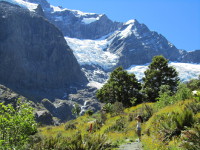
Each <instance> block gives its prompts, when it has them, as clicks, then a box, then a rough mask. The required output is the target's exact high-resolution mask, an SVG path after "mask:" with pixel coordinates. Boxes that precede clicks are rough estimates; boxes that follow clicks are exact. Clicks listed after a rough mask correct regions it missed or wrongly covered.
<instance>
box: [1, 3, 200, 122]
mask: <svg viewBox="0 0 200 150" xmlns="http://www.w3.org/2000/svg"><path fill="white" fill-rule="evenodd" d="M0 10H1V11H0V84H3V85H5V86H7V87H9V88H11V89H13V90H14V91H16V92H18V93H20V94H21V95H23V96H25V97H28V98H29V99H32V100H33V101H35V102H41V103H42V105H43V106H44V107H45V111H46V110H47V111H48V112H50V113H51V115H52V117H53V116H54V117H57V118H59V119H61V121H66V120H69V119H71V118H73V117H72V115H69V116H70V117H69V116H63V115H62V114H63V113H68V114H69V112H70V111H66V110H69V109H70V110H71V109H72V106H73V104H74V103H78V104H79V105H81V108H82V111H85V110H86V109H93V110H95V111H96V110H98V109H100V105H101V104H100V103H99V102H98V101H97V100H96V98H95V90H96V89H95V88H93V87H97V88H100V87H101V86H102V84H103V83H104V82H105V81H106V80H107V79H108V77H109V73H110V72H111V71H112V70H113V69H114V68H116V67H118V66H123V67H124V68H125V69H127V70H128V71H130V72H131V70H133V68H134V67H135V68H136V70H137V71H136V72H134V73H135V74H136V75H137V74H140V75H141V73H142V72H144V70H145V69H144V68H145V67H140V68H141V69H138V68H137V67H136V66H138V65H140V66H142V65H144V64H147V63H150V62H151V60H152V58H153V57H154V56H156V55H163V56H164V57H165V58H167V59H169V61H171V62H178V63H179V65H177V64H176V63H172V65H173V66H175V67H176V68H180V67H181V66H187V65H188V66H189V68H190V67H191V65H194V63H200V50H196V51H190V52H188V51H185V50H180V49H177V48H176V46H175V45H173V44H172V43H170V42H169V41H168V40H167V39H166V38H165V37H164V36H162V35H161V34H159V33H157V32H155V31H150V30H149V29H148V27H147V26H146V25H145V24H142V23H139V21H137V20H136V19H133V20H129V21H127V22H125V23H123V22H113V21H112V20H110V19H109V18H108V17H107V16H106V15H105V14H95V13H84V12H81V11H79V10H70V9H66V8H62V7H57V6H52V5H50V4H49V3H48V1H46V0H0ZM186 63H187V65H186ZM189 63H193V64H189ZM130 67H131V68H130ZM183 68H184V67H182V69H179V70H180V72H181V71H183V73H182V74H180V75H181V76H180V78H182V79H181V80H182V81H187V80H189V79H190V78H195V77H198V75H199V74H200V73H199V72H198V71H196V70H195V69H190V70H187V69H185V68H184V69H183ZM196 68H197V70H198V68H200V65H196ZM184 70H186V71H185V72H190V74H192V75H190V78H188V76H185V74H184ZM199 70H200V69H199ZM44 98H48V99H50V100H51V102H50V101H43V99H44Z"/></svg>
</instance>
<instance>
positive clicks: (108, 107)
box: [102, 103, 113, 113]
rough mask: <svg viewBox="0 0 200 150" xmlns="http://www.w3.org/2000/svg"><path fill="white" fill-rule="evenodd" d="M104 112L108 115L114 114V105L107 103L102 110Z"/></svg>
mask: <svg viewBox="0 0 200 150" xmlns="http://www.w3.org/2000/svg"><path fill="white" fill-rule="evenodd" d="M102 110H103V111H105V112H106V113H112V112H113V105H112V104H111V103H107V104H105V105H104V106H103V108H102Z"/></svg>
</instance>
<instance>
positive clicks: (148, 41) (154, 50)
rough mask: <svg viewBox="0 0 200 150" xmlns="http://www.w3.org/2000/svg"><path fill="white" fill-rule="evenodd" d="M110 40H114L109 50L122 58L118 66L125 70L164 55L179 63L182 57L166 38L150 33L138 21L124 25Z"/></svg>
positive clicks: (131, 21)
mask: <svg viewBox="0 0 200 150" xmlns="http://www.w3.org/2000/svg"><path fill="white" fill-rule="evenodd" d="M110 38H112V39H113V40H112V42H111V44H110V46H109V47H108V49H107V50H108V51H110V52H112V53H114V54H118V55H119V56H120V59H119V62H118V66H119V65H120V66H123V67H124V68H127V67H129V66H131V65H133V64H135V65H139V64H145V63H148V62H151V60H152V58H153V56H156V55H163V56H164V57H166V58H167V59H169V60H170V61H177V60H178V59H179V58H180V56H181V54H180V52H179V50H178V49H177V48H176V47H175V46H174V45H173V44H171V43H170V42H169V41H168V40H167V39H166V38H165V37H163V36H162V35H160V34H158V33H157V32H154V31H150V30H149V29H148V28H147V27H146V26H145V25H144V24H140V23H139V22H138V21H137V20H130V21H128V22H126V23H124V24H123V26H122V27H121V28H120V29H119V30H117V31H116V32H115V33H114V34H112V35H111V36H110V37H109V39H110Z"/></svg>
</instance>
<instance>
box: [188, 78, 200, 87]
mask: <svg viewBox="0 0 200 150" xmlns="http://www.w3.org/2000/svg"><path fill="white" fill-rule="evenodd" d="M187 87H188V88H189V89H191V90H192V91H194V90H197V89H200V75H199V78H198V79H192V80H190V81H189V82H188V83H187Z"/></svg>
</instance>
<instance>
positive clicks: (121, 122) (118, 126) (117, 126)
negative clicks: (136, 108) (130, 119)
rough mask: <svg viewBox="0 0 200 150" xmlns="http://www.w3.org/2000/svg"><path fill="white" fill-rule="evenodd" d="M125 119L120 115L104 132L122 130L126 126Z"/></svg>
mask: <svg viewBox="0 0 200 150" xmlns="http://www.w3.org/2000/svg"><path fill="white" fill-rule="evenodd" d="M126 122H127V121H126V119H125V117H120V118H119V119H117V120H116V122H115V123H114V124H113V125H112V126H110V127H109V128H108V129H107V130H106V131H105V132H111V131H112V132H113V131H124V130H125V128H126Z"/></svg>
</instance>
